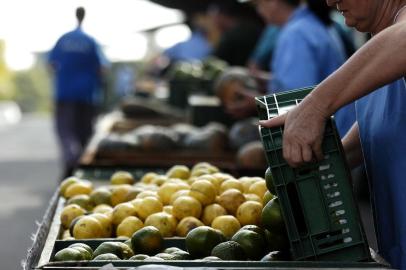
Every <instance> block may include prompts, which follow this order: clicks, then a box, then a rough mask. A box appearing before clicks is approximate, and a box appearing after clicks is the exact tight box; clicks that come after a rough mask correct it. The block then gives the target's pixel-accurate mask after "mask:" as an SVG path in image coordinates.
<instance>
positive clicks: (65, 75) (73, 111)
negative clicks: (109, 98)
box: [48, 7, 107, 177]
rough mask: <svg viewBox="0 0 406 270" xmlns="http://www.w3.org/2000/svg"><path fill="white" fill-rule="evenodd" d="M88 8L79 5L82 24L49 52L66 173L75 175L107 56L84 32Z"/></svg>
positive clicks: (86, 139)
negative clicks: (74, 170)
mask: <svg viewBox="0 0 406 270" xmlns="http://www.w3.org/2000/svg"><path fill="white" fill-rule="evenodd" d="M84 17H85V9H84V8H83V7H79V8H77V9H76V18H77V21H78V27H77V28H76V29H74V30H73V31H70V32H68V33H66V34H64V35H62V36H61V37H60V38H59V39H58V41H57V42H56V44H55V46H54V47H53V49H52V50H51V51H50V53H49V58H48V61H49V64H50V67H51V69H52V71H53V73H54V88H55V91H54V101H55V109H54V110H55V126H56V133H57V136H58V140H59V142H60V146H61V151H62V156H63V163H64V173H63V175H64V176H65V177H66V176H69V175H71V173H72V171H73V169H74V167H75V166H76V165H77V162H78V159H79V157H80V155H81V154H82V152H83V150H84V147H85V146H86V144H87V142H88V140H89V138H90V136H91V134H92V128H93V121H94V119H95V116H96V112H97V105H98V102H99V101H100V98H101V91H100V90H101V89H100V88H101V82H102V72H103V70H102V69H103V66H104V65H105V64H106V61H107V60H106V59H105V58H104V57H103V55H102V53H101V49H100V48H99V45H98V44H97V43H96V41H95V40H94V39H93V38H92V37H91V36H89V35H88V34H86V33H85V32H83V30H82V27H81V25H82V22H83V19H84Z"/></svg>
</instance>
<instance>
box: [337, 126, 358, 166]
mask: <svg viewBox="0 0 406 270" xmlns="http://www.w3.org/2000/svg"><path fill="white" fill-rule="evenodd" d="M342 142H343V147H344V152H345V154H346V157H347V162H348V164H349V166H350V168H351V169H353V168H355V167H357V166H359V165H360V164H361V162H362V160H363V156H362V149H361V142H360V139H359V129H358V123H357V122H355V123H354V125H353V126H352V127H351V129H350V130H349V131H348V133H347V134H346V135H345V136H344V138H343V140H342Z"/></svg>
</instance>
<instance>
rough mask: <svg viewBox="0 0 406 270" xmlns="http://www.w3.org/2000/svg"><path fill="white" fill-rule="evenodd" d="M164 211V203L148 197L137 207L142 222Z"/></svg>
mask: <svg viewBox="0 0 406 270" xmlns="http://www.w3.org/2000/svg"><path fill="white" fill-rule="evenodd" d="M162 209H163V205H162V203H161V202H160V201H159V200H158V199H157V198H154V197H146V198H144V199H142V203H140V205H139V206H138V207H137V216H138V217H139V218H141V220H145V219H146V218H147V217H148V216H150V215H152V214H154V213H158V212H161V211H162Z"/></svg>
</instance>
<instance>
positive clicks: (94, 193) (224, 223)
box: [60, 163, 273, 239]
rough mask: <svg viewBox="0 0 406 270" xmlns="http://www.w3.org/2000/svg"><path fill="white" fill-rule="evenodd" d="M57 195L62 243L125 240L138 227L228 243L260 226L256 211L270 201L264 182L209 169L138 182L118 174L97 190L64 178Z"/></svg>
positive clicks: (177, 169) (202, 166)
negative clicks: (206, 232)
mask: <svg viewBox="0 0 406 270" xmlns="http://www.w3.org/2000/svg"><path fill="white" fill-rule="evenodd" d="M60 194H61V195H62V196H63V197H64V198H65V199H66V200H67V201H66V206H65V207H64V209H63V210H62V213H61V224H62V227H63V229H64V232H63V236H62V239H73V238H74V239H89V238H110V237H127V238H129V237H131V236H132V235H133V234H134V233H135V232H137V231H138V230H140V229H141V228H143V227H144V226H154V227H155V228H157V229H158V230H159V231H160V233H161V234H162V236H163V237H173V236H180V237H185V236H186V235H187V234H188V232H189V231H191V230H192V229H194V228H196V227H199V226H211V227H212V228H214V229H218V230H220V231H222V232H223V234H224V235H225V236H226V237H231V236H232V235H234V234H235V233H236V232H237V231H238V230H239V229H240V228H241V227H242V226H244V225H249V224H250V225H251V224H252V225H261V213H262V209H263V207H264V205H266V204H267V202H268V201H270V200H271V199H272V198H273V195H272V194H271V193H270V192H269V191H268V189H267V185H266V182H265V179H263V178H261V177H241V178H239V179H236V178H234V177H233V176H232V175H230V174H227V173H223V172H220V171H219V169H218V168H216V167H215V166H213V165H211V164H209V163H198V164H196V165H195V166H194V167H193V168H192V169H189V168H188V167H186V166H182V165H176V166H174V167H172V168H171V169H169V170H168V171H167V172H166V174H164V175H159V174H156V173H153V172H150V173H147V174H145V175H144V176H143V177H142V178H141V179H140V181H136V179H134V177H133V176H132V175H131V174H130V173H129V172H125V171H118V172H116V173H114V174H113V175H112V176H111V179H110V185H107V186H101V187H97V188H95V187H94V186H93V185H92V183H91V182H89V181H87V180H83V179H78V178H76V177H69V178H67V179H65V180H64V181H63V182H62V183H61V185H60Z"/></svg>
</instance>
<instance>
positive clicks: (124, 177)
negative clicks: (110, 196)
mask: <svg viewBox="0 0 406 270" xmlns="http://www.w3.org/2000/svg"><path fill="white" fill-rule="evenodd" d="M134 182H135V179H134V176H133V175H132V174H131V173H130V172H127V171H117V172H115V173H114V174H113V175H112V176H111V177H110V183H111V184H112V185H122V184H129V185H132V184H134Z"/></svg>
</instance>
